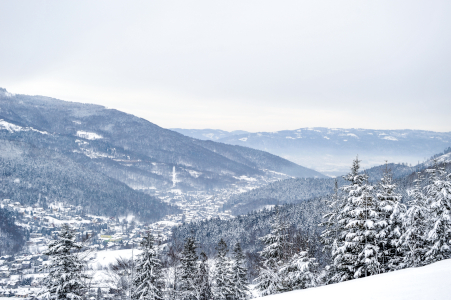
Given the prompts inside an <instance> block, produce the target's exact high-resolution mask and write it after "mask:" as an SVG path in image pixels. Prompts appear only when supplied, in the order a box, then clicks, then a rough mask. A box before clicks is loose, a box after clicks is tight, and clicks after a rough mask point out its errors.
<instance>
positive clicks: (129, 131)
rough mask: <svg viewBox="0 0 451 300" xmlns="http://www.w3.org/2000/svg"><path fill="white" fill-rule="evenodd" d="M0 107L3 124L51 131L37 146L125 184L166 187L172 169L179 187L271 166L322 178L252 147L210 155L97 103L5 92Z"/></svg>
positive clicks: (229, 179) (219, 148) (220, 181)
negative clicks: (80, 158)
mask: <svg viewBox="0 0 451 300" xmlns="http://www.w3.org/2000/svg"><path fill="white" fill-rule="evenodd" d="M0 107H1V110H0V119H3V120H4V121H5V122H7V123H11V124H14V125H18V126H21V127H23V128H26V127H33V128H34V129H36V130H40V131H45V132H48V133H51V135H52V137H53V140H50V139H48V141H47V145H41V146H45V147H50V148H52V147H53V148H54V147H57V148H58V147H63V148H64V149H65V150H66V151H70V152H76V151H78V152H79V153H82V154H84V155H87V156H89V157H90V158H91V159H93V160H94V159H95V160H96V162H95V165H96V166H94V167H95V168H96V169H97V170H98V171H100V172H104V173H105V174H107V175H108V176H111V177H113V178H116V179H118V180H121V181H123V182H125V183H127V184H128V185H129V186H134V187H157V188H170V187H171V186H172V176H173V174H172V173H173V169H174V167H175V171H176V173H177V179H178V181H179V182H180V184H179V187H181V188H199V189H205V188H206V187H215V186H223V185H227V184H230V183H233V182H236V179H235V177H236V176H242V175H245V176H263V175H265V172H266V171H264V170H262V169H270V170H271V168H272V169H276V170H273V171H277V172H278V171H279V170H280V169H282V170H284V171H285V172H287V175H289V176H303V177H309V176H321V174H318V173H315V172H314V171H312V170H308V169H306V168H303V167H301V166H298V165H296V164H293V163H291V162H288V161H286V160H285V159H282V158H280V157H277V156H275V155H271V154H265V155H263V156H264V159H265V161H264V162H262V161H261V159H262V152H261V151H256V150H253V149H248V150H246V151H244V150H243V149H241V148H240V147H234V146H230V145H225V144H216V145H215V146H214V147H215V150H213V151H212V150H210V149H209V148H211V147H210V145H207V144H205V143H202V142H201V141H198V140H194V139H193V138H190V137H186V136H183V135H181V134H179V133H177V132H174V131H171V130H167V129H163V128H161V127H159V126H157V125H155V124H152V123H150V122H148V121H146V120H144V119H141V118H138V117H135V116H132V115H129V114H126V113H123V112H120V111H117V110H114V109H106V108H104V107H102V106H99V105H92V104H82V103H73V102H65V101H61V100H57V99H51V98H46V97H41V96H25V95H13V96H12V95H9V94H7V93H6V91H5V90H3V92H2V91H0ZM0 126H1V125H0ZM71 139H73V141H71ZM56 140H58V141H57V142H55V141H56ZM77 140H78V142H76V141H77ZM60 142H61V143H63V144H64V145H61V143H60ZM75 142H76V143H75ZM33 143H35V145H36V143H40V141H33ZM52 143H53V145H50V144H52ZM236 149H238V150H236ZM215 151H216V152H215ZM232 152H234V155H228V156H225V153H232ZM237 153H240V154H239V155H236V154H237ZM243 153H246V155H243ZM223 154H224V155H223ZM91 165H93V164H91ZM279 165H281V167H279ZM287 166H288V167H287ZM313 174H315V175H313Z"/></svg>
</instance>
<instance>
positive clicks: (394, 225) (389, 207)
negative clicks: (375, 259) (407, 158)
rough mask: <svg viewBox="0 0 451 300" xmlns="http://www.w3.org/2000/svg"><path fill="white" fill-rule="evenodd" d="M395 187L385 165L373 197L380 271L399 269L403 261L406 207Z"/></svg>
mask: <svg viewBox="0 0 451 300" xmlns="http://www.w3.org/2000/svg"><path fill="white" fill-rule="evenodd" d="M396 187H397V186H396V184H394V183H393V180H392V174H391V171H390V170H389V169H388V167H387V165H386V167H385V171H384V175H383V177H382V179H381V181H380V183H379V185H378V186H377V192H376V199H375V200H376V204H377V205H376V208H377V210H378V214H379V221H378V222H377V223H376V227H377V228H376V229H377V230H378V233H377V235H376V239H377V245H378V246H379V249H380V251H379V264H380V272H381V273H382V272H388V271H394V270H397V269H400V268H401V265H402V261H403V253H402V247H401V244H400V238H401V235H402V230H403V225H402V216H403V215H404V213H405V210H406V208H405V205H404V204H402V203H401V198H402V197H401V195H399V194H398V193H396V191H395V190H396Z"/></svg>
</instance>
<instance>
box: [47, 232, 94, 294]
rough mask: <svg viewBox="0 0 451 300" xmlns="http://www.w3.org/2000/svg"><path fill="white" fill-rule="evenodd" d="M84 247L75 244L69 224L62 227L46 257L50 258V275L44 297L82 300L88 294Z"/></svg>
mask: <svg viewBox="0 0 451 300" xmlns="http://www.w3.org/2000/svg"><path fill="white" fill-rule="evenodd" d="M82 248H83V246H82V245H81V244H80V243H77V242H75V235H74V232H73V230H72V229H71V228H70V227H69V225H68V224H63V225H62V226H61V231H60V234H59V236H58V239H57V240H55V241H53V242H51V243H50V244H49V246H48V249H47V251H45V252H44V255H48V256H49V260H50V265H49V274H48V275H47V277H46V278H45V279H44V287H45V290H44V292H43V295H44V296H45V298H47V299H51V300H53V299H55V300H66V299H67V300H81V299H83V297H84V295H85V293H86V279H87V278H88V276H87V275H86V273H85V272H84V267H85V262H84V261H83V258H82V257H81V256H80V255H81V252H80V251H81V250H82Z"/></svg>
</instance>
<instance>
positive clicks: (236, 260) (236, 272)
mask: <svg viewBox="0 0 451 300" xmlns="http://www.w3.org/2000/svg"><path fill="white" fill-rule="evenodd" d="M247 284H248V283H247V268H246V266H245V256H244V254H243V251H242V250H241V245H240V243H236V245H235V247H234V248H233V261H232V294H231V295H232V297H231V298H232V299H234V300H245V299H248V298H249V287H248V286H247Z"/></svg>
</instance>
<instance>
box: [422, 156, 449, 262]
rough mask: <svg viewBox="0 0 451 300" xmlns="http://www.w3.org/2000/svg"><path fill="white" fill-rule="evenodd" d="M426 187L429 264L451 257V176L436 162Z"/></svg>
mask: <svg viewBox="0 0 451 300" xmlns="http://www.w3.org/2000/svg"><path fill="white" fill-rule="evenodd" d="M426 171H427V172H428V173H430V179H429V184H428V185H427V186H426V188H425V189H426V197H427V201H428V202H429V209H430V213H431V214H430V216H431V218H430V221H429V224H430V228H429V231H428V233H427V240H428V242H429V244H430V247H429V249H428V251H427V252H426V255H425V261H426V262H427V263H432V262H436V261H439V260H443V259H447V258H449V257H450V255H451V247H450V240H451V174H447V173H446V171H445V170H444V169H443V168H440V167H439V166H438V163H437V161H435V166H434V168H433V169H428V170H426Z"/></svg>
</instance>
